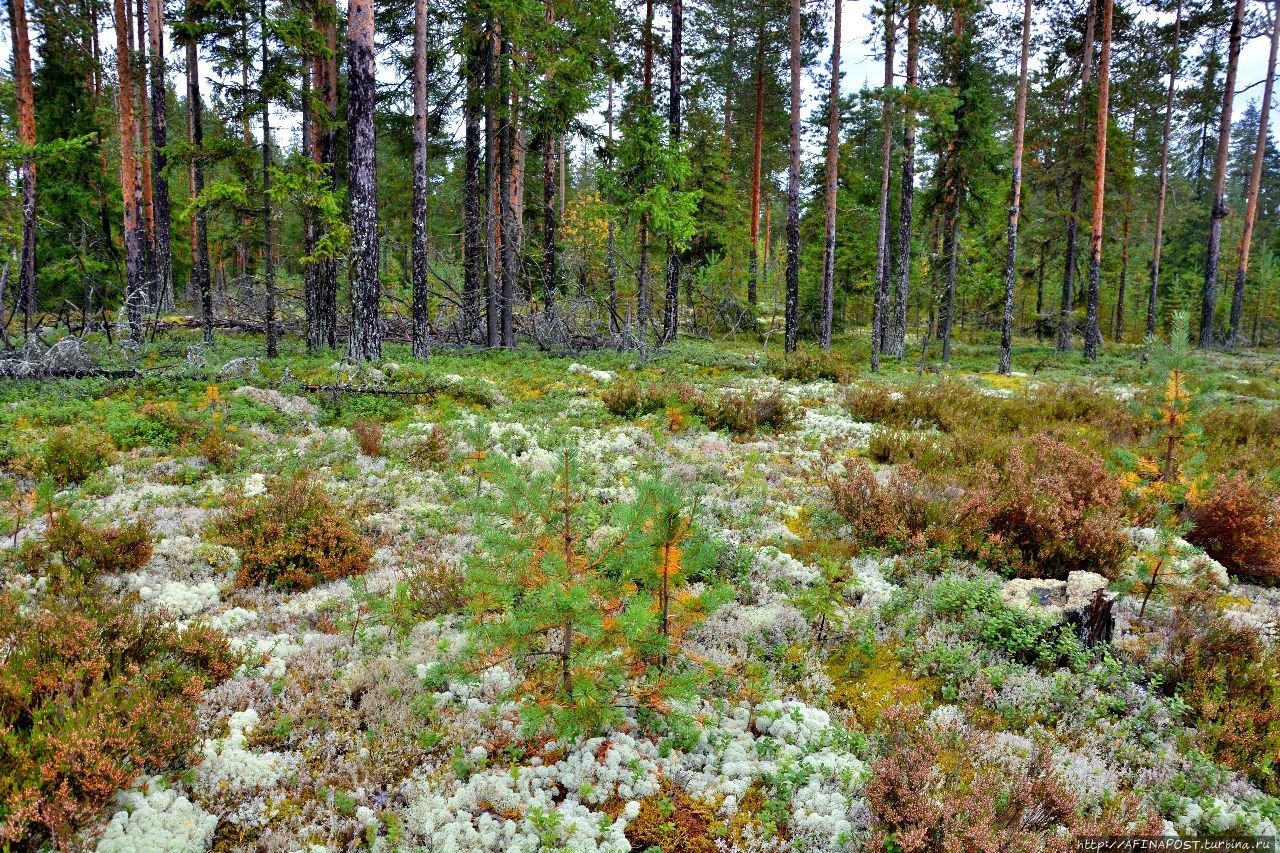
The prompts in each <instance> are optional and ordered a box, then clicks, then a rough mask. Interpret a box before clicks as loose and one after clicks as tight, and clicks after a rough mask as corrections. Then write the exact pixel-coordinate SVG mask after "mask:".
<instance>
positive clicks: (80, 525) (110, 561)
mask: <svg viewBox="0 0 1280 853" xmlns="http://www.w3.org/2000/svg"><path fill="white" fill-rule="evenodd" d="M44 544H45V545H46V546H47V547H48V548H49V550H51V551H52V552H53V553H56V554H58V555H59V556H60V557H61V558H62V563H63V565H64V566H66V568H67V569H68V571H70V572H71V573H72V574H73V575H75V576H78V577H81V578H85V579H88V578H92V577H96V576H98V575H104V574H118V573H121V572H136V571H137V570H138V569H141V568H142V567H143V566H145V565H146V564H147V560H149V559H151V547H152V546H151V532H150V530H149V529H148V527H147V524H146V522H144V521H134V522H132V523H129V524H125V525H123V526H121V527H94V526H91V525H88V524H85V522H84V521H83V520H81V519H80V518H77V517H76V516H75V515H72V514H71V513H70V512H57V513H54V515H53V517H52V518H51V519H50V522H49V529H48V532H47V533H46V534H45V542H44Z"/></svg>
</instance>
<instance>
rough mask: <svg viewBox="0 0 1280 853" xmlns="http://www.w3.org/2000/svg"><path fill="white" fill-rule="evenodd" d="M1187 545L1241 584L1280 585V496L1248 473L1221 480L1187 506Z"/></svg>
mask: <svg viewBox="0 0 1280 853" xmlns="http://www.w3.org/2000/svg"><path fill="white" fill-rule="evenodd" d="M1185 518H1186V520H1187V521H1189V522H1191V523H1192V524H1193V525H1194V526H1193V527H1192V528H1191V531H1190V532H1189V533H1188V534H1187V541H1189V542H1191V543H1193V544H1195V545H1199V546H1200V547H1201V548H1203V549H1204V550H1205V551H1206V552H1207V553H1208V554H1209V556H1210V557H1213V558H1214V559H1215V560H1217V561H1218V562H1219V563H1222V565H1224V566H1226V567H1227V569H1228V570H1230V571H1231V572H1232V573H1234V574H1236V575H1238V576H1239V577H1240V578H1241V579H1243V580H1247V581H1250V582H1253V583H1260V584H1266V585H1268V586H1274V585H1275V584H1277V583H1280V496H1277V495H1271V494H1268V493H1267V492H1266V491H1265V490H1264V489H1263V487H1262V486H1261V485H1260V484H1258V483H1257V482H1256V481H1253V480H1250V479H1249V478H1248V477H1246V476H1245V475H1244V474H1243V473H1238V474H1236V475H1235V476H1234V477H1229V478H1227V479H1224V480H1219V481H1218V482H1217V483H1216V484H1214V486H1213V487H1212V488H1210V489H1206V490H1204V491H1203V492H1202V493H1201V494H1200V496H1199V497H1197V498H1196V499H1195V500H1193V501H1192V502H1191V504H1190V506H1188V507H1187V510H1186V513H1185Z"/></svg>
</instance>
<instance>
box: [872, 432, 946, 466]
mask: <svg viewBox="0 0 1280 853" xmlns="http://www.w3.org/2000/svg"><path fill="white" fill-rule="evenodd" d="M938 451H939V448H938V445H937V442H936V441H934V440H933V439H932V438H931V437H929V436H926V435H921V434H919V433H917V432H912V431H910V430H903V429H892V428H884V427H877V428H876V429H875V431H874V432H872V433H871V438H870V440H869V442H868V444H867V456H868V457H870V459H871V460H872V461H873V462H881V463H889V464H892V465H901V464H902V463H904V462H910V463H912V464H914V465H915V466H916V467H917V468H920V467H924V466H922V465H921V464H920V463H921V461H922V460H924V459H926V458H929V457H933V456H936V455H939V453H938Z"/></svg>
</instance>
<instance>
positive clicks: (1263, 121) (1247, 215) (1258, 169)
mask: <svg viewBox="0 0 1280 853" xmlns="http://www.w3.org/2000/svg"><path fill="white" fill-rule="evenodd" d="M1278 44H1280V6H1278V7H1276V8H1275V9H1274V10H1273V11H1272V14H1271V52H1270V59H1269V60H1268V61H1267V77H1266V83H1264V84H1263V87H1262V103H1261V104H1260V105H1259V107H1258V141H1257V143H1256V144H1255V146H1254V149H1253V169H1252V170H1251V171H1250V172H1249V197H1248V201H1247V203H1246V204H1245V210H1244V230H1243V231H1242V232H1241V234H1240V249H1239V252H1238V253H1237V255H1236V281H1235V288H1234V289H1233V291H1232V293H1231V331H1230V333H1229V335H1228V337H1227V349H1230V350H1234V349H1235V348H1236V346H1237V344H1238V343H1239V337H1240V317H1241V315H1242V314H1243V313H1244V285H1245V279H1246V278H1247V276H1248V275H1249V248H1250V246H1249V244H1250V243H1252V242H1253V225H1254V221H1255V219H1256V218H1257V215H1258V191H1259V188H1260V187H1261V182H1262V166H1263V161H1264V159H1265V157H1266V153H1267V142H1268V137H1267V119H1268V118H1269V117H1270V113H1271V91H1272V88H1273V86H1274V84H1275V77H1276V48H1277V45H1278Z"/></svg>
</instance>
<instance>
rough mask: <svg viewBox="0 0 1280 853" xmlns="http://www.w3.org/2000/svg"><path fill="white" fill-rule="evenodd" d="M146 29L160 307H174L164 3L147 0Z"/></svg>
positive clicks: (158, 0)
mask: <svg viewBox="0 0 1280 853" xmlns="http://www.w3.org/2000/svg"><path fill="white" fill-rule="evenodd" d="M147 31H148V36H149V38H150V44H151V144H152V148H151V169H152V172H151V174H152V178H153V186H152V196H153V198H154V207H155V233H154V235H153V239H154V242H155V262H156V278H157V283H158V288H159V291H160V309H161V310H162V311H171V310H173V248H172V245H171V243H170V239H169V178H168V177H167V176H166V172H165V169H166V167H167V166H168V160H169V158H168V155H167V153H166V152H165V146H166V145H168V144H169V124H168V111H169V110H168V103H167V100H168V98H167V93H166V91H165V59H164V4H163V2H162V0H147Z"/></svg>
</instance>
